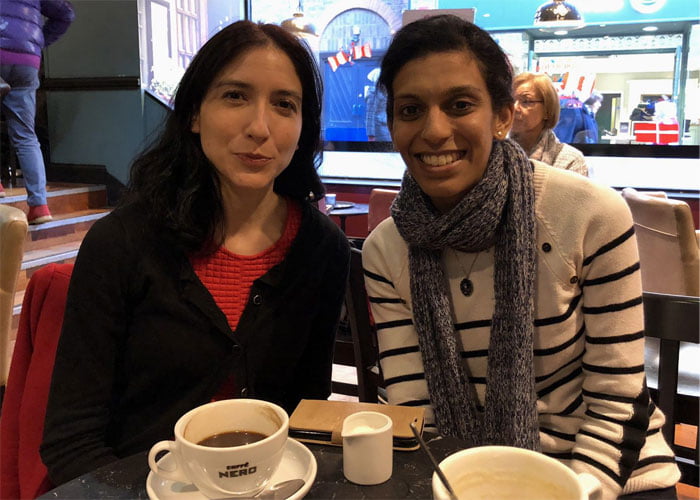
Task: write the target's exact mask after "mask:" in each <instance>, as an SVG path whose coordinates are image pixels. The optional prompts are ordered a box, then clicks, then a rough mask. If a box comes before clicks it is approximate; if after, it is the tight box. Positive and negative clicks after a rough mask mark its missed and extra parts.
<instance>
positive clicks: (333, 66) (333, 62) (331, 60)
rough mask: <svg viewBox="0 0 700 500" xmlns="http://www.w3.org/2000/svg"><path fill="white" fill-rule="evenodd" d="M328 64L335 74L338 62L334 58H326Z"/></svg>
mask: <svg viewBox="0 0 700 500" xmlns="http://www.w3.org/2000/svg"><path fill="white" fill-rule="evenodd" d="M328 64H329V65H330V66H331V69H332V70H333V72H334V73H335V70H336V69H338V61H337V60H336V58H335V56H330V57H329V58H328Z"/></svg>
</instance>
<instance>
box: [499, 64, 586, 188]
mask: <svg viewBox="0 0 700 500" xmlns="http://www.w3.org/2000/svg"><path fill="white" fill-rule="evenodd" d="M513 93H514V94H515V108H514V109H515V114H514V115H513V128H512V129H511V131H510V138H511V139H513V140H514V141H515V142H517V143H518V144H520V146H521V147H522V148H523V149H524V150H525V153H527V155H528V156H529V157H530V159H532V160H540V161H543V162H545V163H547V164H548V165H552V166H554V167H557V168H563V169H565V170H571V171H572V172H577V173H579V174H581V175H585V176H588V167H587V166H586V160H585V159H584V157H583V154H581V152H580V151H579V150H578V149H576V148H575V147H573V146H569V145H568V144H562V143H561V142H559V139H557V136H556V135H555V134H554V132H553V131H552V129H553V128H554V127H555V126H556V125H557V122H558V121H559V96H558V95H557V91H556V89H555V88H554V84H553V83H552V80H551V79H550V78H549V77H548V76H547V75H543V74H535V73H520V74H519V75H518V76H516V77H515V78H514V79H513Z"/></svg>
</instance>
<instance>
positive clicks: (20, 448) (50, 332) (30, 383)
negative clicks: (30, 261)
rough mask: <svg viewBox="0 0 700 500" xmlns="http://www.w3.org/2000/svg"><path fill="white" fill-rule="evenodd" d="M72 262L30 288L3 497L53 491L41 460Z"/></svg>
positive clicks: (6, 439) (3, 434)
mask: <svg viewBox="0 0 700 500" xmlns="http://www.w3.org/2000/svg"><path fill="white" fill-rule="evenodd" d="M72 271H73V264H49V265H47V266H45V267H43V268H41V269H39V270H38V271H36V272H35V273H34V274H33V275H32V277H31V279H30V280H29V284H28V285H27V289H26V292H25V295H24V300H23V302H22V313H21V315H20V318H19V328H18V330H17V341H16V344H15V349H14V352H13V355H12V363H11V365H10V374H9V377H8V381H7V388H6V392H5V398H4V400H3V405H2V418H0V498H36V497H37V496H39V495H41V494H42V493H45V492H46V491H48V490H50V489H51V488H53V485H52V484H51V481H50V480H49V478H48V474H47V471H46V467H45V466H44V464H43V462H42V461H41V457H40V456H39V445H40V444H41V439H42V434H43V432H44V417H45V416H46V404H47V401H48V395H49V386H50V383H51V375H52V372H53V364H54V359H55V355H56V347H57V345H58V338H59V336H60V333H61V326H62V324H63V312H64V309H65V305H66V295H67V293H68V283H69V282H70V275H71V273H72Z"/></svg>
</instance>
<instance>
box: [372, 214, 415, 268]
mask: <svg viewBox="0 0 700 500" xmlns="http://www.w3.org/2000/svg"><path fill="white" fill-rule="evenodd" d="M362 255H363V259H368V261H370V262H377V263H379V262H380V261H383V262H384V264H383V265H391V264H394V265H400V263H401V262H403V261H404V260H407V259H408V246H407V245H406V241H405V240H404V239H403V238H402V237H401V235H400V234H399V231H398V229H397V228H396V224H395V223H394V219H392V218H391V217H388V218H386V219H384V220H383V221H382V222H380V223H379V225H377V227H375V228H374V229H373V230H372V232H371V233H369V236H368V237H367V239H366V241H365V243H364V244H363V245H362Z"/></svg>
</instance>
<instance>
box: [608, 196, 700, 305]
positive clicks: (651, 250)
mask: <svg viewBox="0 0 700 500" xmlns="http://www.w3.org/2000/svg"><path fill="white" fill-rule="evenodd" d="M622 196H623V197H624V199H625V201H627V204H628V205H629V207H630V210H631V212H632V218H633V219H634V230H635V233H636V235H637V245H638V247H639V262H640V264H641V272H642V287H643V288H644V290H646V291H649V292H658V293H670V294H675V295H694V296H697V295H700V251H699V250H698V240H697V236H696V234H695V226H694V223H693V216H692V213H691V212H690V207H689V206H688V204H687V203H685V202H683V201H679V200H670V199H666V198H663V197H660V196H658V193H654V194H653V195H651V196H650V195H647V194H645V193H640V192H638V191H636V190H635V189H632V188H625V189H623V190H622Z"/></svg>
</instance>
